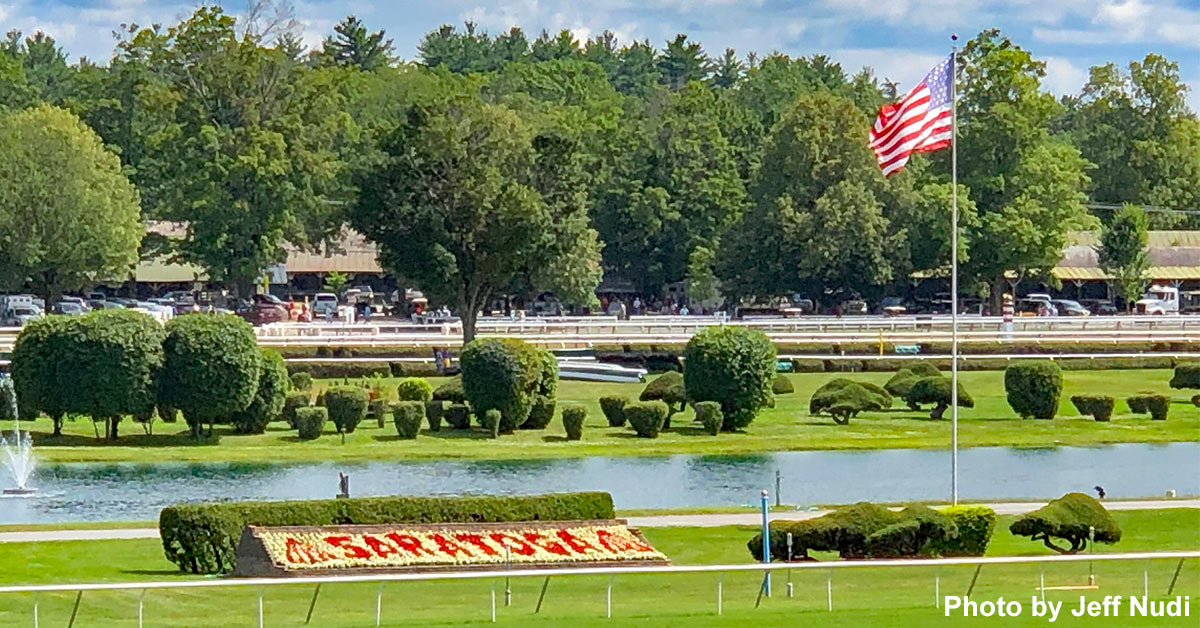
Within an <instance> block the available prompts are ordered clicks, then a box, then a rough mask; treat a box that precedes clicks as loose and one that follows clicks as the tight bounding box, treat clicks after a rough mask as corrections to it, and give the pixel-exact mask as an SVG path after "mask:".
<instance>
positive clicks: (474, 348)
mask: <svg viewBox="0 0 1200 628" xmlns="http://www.w3.org/2000/svg"><path fill="white" fill-rule="evenodd" d="M544 353H545V352H544V351H541V350H540V349H537V348H536V347H534V346H533V345H530V344H529V343H527V342H525V341H524V340H521V339H519V338H476V339H475V340H472V341H471V342H470V343H469V344H467V346H466V347H464V348H463V352H462V358H461V359H460V361H459V364H460V366H461V368H462V387H463V395H464V396H465V397H466V398H467V402H468V403H470V405H471V411H472V412H474V413H475V415H476V416H477V417H480V418H484V417H486V414H487V411H488V410H492V409H495V410H499V411H500V416H501V420H500V423H499V427H498V429H499V432H500V433H502V434H511V433H512V432H513V431H514V430H516V429H517V427H518V426H519V425H521V424H522V423H524V422H525V420H526V419H528V418H529V412H530V410H532V408H533V403H534V399H535V398H536V397H537V396H538V395H539V394H541V392H542V390H543V389H544V387H545V386H546V382H545V378H544V369H546V368H547V366H548V364H549V361H547V360H546V359H545V356H544V355H543V354H544ZM555 376H557V373H556V374H555Z"/></svg>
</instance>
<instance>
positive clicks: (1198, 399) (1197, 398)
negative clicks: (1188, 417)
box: [1192, 395, 1200, 408]
mask: <svg viewBox="0 0 1200 628" xmlns="http://www.w3.org/2000/svg"><path fill="white" fill-rule="evenodd" d="M1192 405H1193V406H1196V407H1197V408H1200V395H1192Z"/></svg>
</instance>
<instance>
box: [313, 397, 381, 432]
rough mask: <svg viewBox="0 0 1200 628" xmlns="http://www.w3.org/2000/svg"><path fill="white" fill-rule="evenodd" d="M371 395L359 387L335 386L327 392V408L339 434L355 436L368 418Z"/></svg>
mask: <svg viewBox="0 0 1200 628" xmlns="http://www.w3.org/2000/svg"><path fill="white" fill-rule="evenodd" d="M369 402H370V395H368V394H367V391H366V390H365V389H363V388H360V387H358V386H334V387H333V388H330V389H329V390H326V391H325V397H324V403H325V408H326V409H328V410H329V419H330V420H331V421H333V424H334V426H335V427H337V431H338V433H339V434H353V433H354V430H355V429H356V428H358V424H359V422H360V421H362V420H363V417H365V416H367V407H368V404H369Z"/></svg>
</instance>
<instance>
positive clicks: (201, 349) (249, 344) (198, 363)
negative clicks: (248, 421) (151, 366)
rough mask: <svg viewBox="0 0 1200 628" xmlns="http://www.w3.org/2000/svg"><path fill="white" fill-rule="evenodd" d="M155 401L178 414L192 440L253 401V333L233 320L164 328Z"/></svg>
mask: <svg viewBox="0 0 1200 628" xmlns="http://www.w3.org/2000/svg"><path fill="white" fill-rule="evenodd" d="M166 330H167V338H166V340H165V341H164V342H163V353H164V356H165V363H164V366H163V371H162V377H161V378H160V382H161V386H160V395H161V396H160V398H161V399H162V400H163V401H165V402H167V403H168V404H170V405H172V406H174V407H176V408H178V409H179V410H180V411H182V412H183V418H184V419H185V420H186V421H187V422H188V426H189V427H190V428H191V430H192V435H193V436H198V435H199V434H200V426H201V425H202V424H204V423H208V424H209V426H210V428H211V425H212V424H213V423H215V422H217V421H219V420H225V419H228V418H229V417H231V416H233V414H234V413H235V412H237V411H239V410H241V409H243V408H245V407H246V406H248V405H250V402H251V401H253V400H254V394H255V392H256V391H257V390H258V372H259V368H260V363H261V358H260V357H259V352H258V342H257V340H256V338H255V336H254V329H253V328H252V327H250V324H249V323H247V322H246V321H244V320H242V319H241V318H238V317H237V316H234V315H233V314H224V315H211V314H185V315H183V316H177V317H175V318H173V319H171V320H170V321H168V322H167V326H166Z"/></svg>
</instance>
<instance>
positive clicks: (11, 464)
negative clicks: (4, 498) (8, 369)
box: [0, 375, 37, 496]
mask: <svg viewBox="0 0 1200 628" xmlns="http://www.w3.org/2000/svg"><path fill="white" fill-rule="evenodd" d="M0 403H3V404H5V405H6V406H7V407H6V408H4V410H3V412H5V413H6V416H11V417H12V418H13V420H14V421H15V424H14V426H13V431H12V432H10V433H9V434H8V436H4V435H0V451H2V452H3V454H4V456H3V458H2V459H0V463H3V465H4V468H5V469H6V470H8V473H9V475H10V476H11V477H12V480H13V484H14V486H13V487H11V488H6V489H3V491H0V492H2V493H3V494H4V495H18V496H19V495H32V494H34V493H36V492H37V489H35V488H29V486H28V484H29V478H30V477H31V476H32V475H33V469H34V467H35V466H36V465H37V461H36V459H35V458H34V457H33V439H32V438H31V437H30V436H29V432H22V431H21V415H20V414H18V413H17V395H16V393H15V391H14V389H13V382H12V378H11V377H8V376H7V375H5V376H2V377H0Z"/></svg>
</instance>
